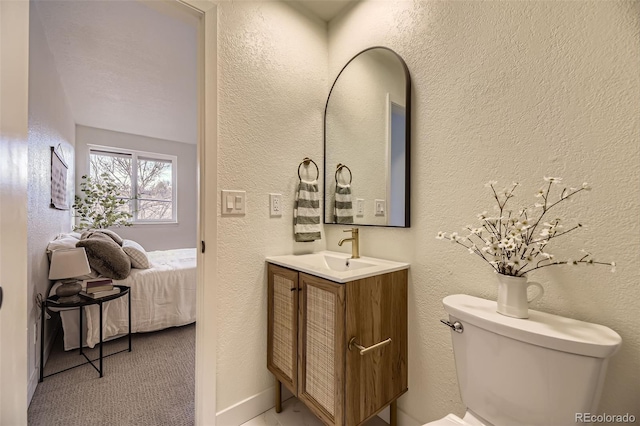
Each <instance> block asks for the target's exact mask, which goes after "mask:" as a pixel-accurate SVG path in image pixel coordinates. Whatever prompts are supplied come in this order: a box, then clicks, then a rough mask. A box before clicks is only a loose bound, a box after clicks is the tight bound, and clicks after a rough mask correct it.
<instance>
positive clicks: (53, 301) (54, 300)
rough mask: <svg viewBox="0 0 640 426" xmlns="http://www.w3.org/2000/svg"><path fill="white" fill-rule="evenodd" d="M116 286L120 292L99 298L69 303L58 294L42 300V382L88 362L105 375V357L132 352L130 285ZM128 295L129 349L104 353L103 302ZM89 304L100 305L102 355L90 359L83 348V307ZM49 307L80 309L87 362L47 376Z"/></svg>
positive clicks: (82, 298)
mask: <svg viewBox="0 0 640 426" xmlns="http://www.w3.org/2000/svg"><path fill="white" fill-rule="evenodd" d="M114 287H118V288H119V289H120V293H118V294H112V295H110V296H105V297H101V298H99V299H90V298H88V297H82V296H81V300H79V301H75V302H68V303H61V302H58V296H51V297H48V298H46V299H45V300H44V301H43V302H42V306H41V309H42V312H41V313H40V315H41V316H40V318H41V319H40V382H42V381H43V380H44V378H45V377H49V376H53V375H54V374H58V373H62V372H63V371H67V370H71V369H72V368H76V367H81V366H83V365H86V364H91V366H92V367H93V368H95V369H96V371H97V372H98V373H100V377H102V376H103V369H102V360H103V358H106V357H109V356H111V355H115V354H119V353H120V352H125V351H128V352H131V293H130V291H129V287H127V286H126V285H114ZM125 294H126V295H128V298H129V300H128V302H129V303H128V304H129V308H128V313H129V334H128V339H129V348H128V349H123V350H121V351H117V352H114V353H111V354H108V355H104V356H103V353H102V343H103V342H102V327H103V322H102V304H103V303H105V302H108V301H110V300H114V299H118V298H120V297H122V296H124V295H125ZM88 305H100V327H99V328H100V357H99V358H96V359H93V360H92V359H89V357H88V356H87V355H86V354H85V353H84V352H83V350H82V307H83V306H88ZM47 307H49V308H77V309H78V313H79V315H80V355H82V356H84V358H85V359H86V360H87V361H86V362H83V363H82V364H78V365H74V366H73V367H69V368H65V369H64V370H60V371H56V372H55V373H51V374H47V375H46V376H45V375H44V316H45V312H46V309H47ZM98 360H99V361H100V364H99V365H100V368H98V367H96V365H95V364H94V363H93V362H94V361H98Z"/></svg>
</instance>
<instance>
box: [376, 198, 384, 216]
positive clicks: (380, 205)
mask: <svg viewBox="0 0 640 426" xmlns="http://www.w3.org/2000/svg"><path fill="white" fill-rule="evenodd" d="M374 204H375V212H374V214H375V215H376V216H384V212H385V210H386V209H387V208H386V202H385V201H384V200H375V203H374Z"/></svg>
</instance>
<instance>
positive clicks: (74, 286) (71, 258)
mask: <svg viewBox="0 0 640 426" xmlns="http://www.w3.org/2000/svg"><path fill="white" fill-rule="evenodd" d="M89 273H91V268H90V267H89V261H88V260H87V253H86V252H85V251H84V247H78V248H71V249H59V250H55V251H54V252H53V253H52V254H51V266H50V268H49V279H50V280H62V284H61V285H60V286H59V287H58V288H57V289H56V295H57V296H58V301H59V302H61V303H70V302H77V301H79V300H80V297H79V296H78V293H80V290H82V284H81V283H80V280H78V279H77V278H74V277H80V276H82V275H87V274H89Z"/></svg>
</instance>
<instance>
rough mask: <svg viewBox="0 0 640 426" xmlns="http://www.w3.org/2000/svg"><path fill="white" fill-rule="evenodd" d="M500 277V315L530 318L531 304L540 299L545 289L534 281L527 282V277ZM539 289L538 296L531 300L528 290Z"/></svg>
mask: <svg viewBox="0 0 640 426" xmlns="http://www.w3.org/2000/svg"><path fill="white" fill-rule="evenodd" d="M497 275H498V309H497V311H498V313H499V314H502V315H506V316H509V317H514V318H529V303H532V302H535V301H536V300H538V299H540V298H541V297H542V295H543V294H544V288H542V286H541V285H540V284H539V283H537V282H534V281H527V277H514V276H511V275H503V274H497ZM532 286H533V287H537V288H538V290H539V291H538V294H536V296H535V297H534V298H533V299H531V300H529V299H528V298H527V289H528V288H529V287H532Z"/></svg>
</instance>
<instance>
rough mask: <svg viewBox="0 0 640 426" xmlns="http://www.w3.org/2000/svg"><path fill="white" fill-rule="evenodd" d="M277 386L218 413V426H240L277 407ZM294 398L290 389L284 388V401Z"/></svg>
mask: <svg viewBox="0 0 640 426" xmlns="http://www.w3.org/2000/svg"><path fill="white" fill-rule="evenodd" d="M275 392H276V390H275V386H273V387H271V388H269V389H267V390H265V391H262V392H260V393H259V394H256V395H254V396H251V397H249V398H247V399H245V400H244V401H240V402H238V403H237V404H235V405H232V406H231V407H229V408H225V409H224V410H222V411H219V412H218V413H216V424H217V425H219V426H239V425H241V424H243V423H246V422H248V421H249V420H251V419H253V418H254V417H257V416H259V415H260V414H262V413H264V412H265V411H268V410H270V409H272V408H273V407H274V406H275V397H276V394H275ZM291 397H293V394H292V393H291V392H289V389H287V388H285V387H284V386H282V400H283V401H285V400H287V399H289V398H291Z"/></svg>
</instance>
